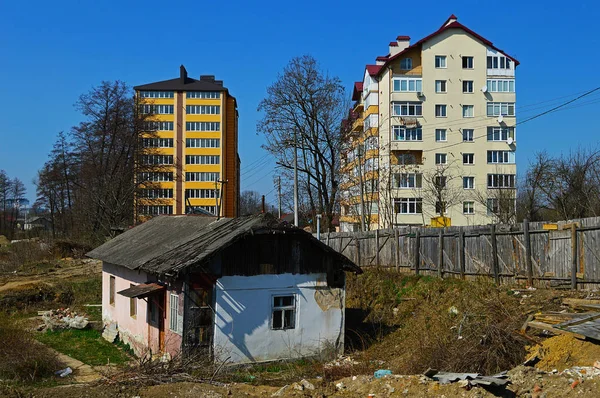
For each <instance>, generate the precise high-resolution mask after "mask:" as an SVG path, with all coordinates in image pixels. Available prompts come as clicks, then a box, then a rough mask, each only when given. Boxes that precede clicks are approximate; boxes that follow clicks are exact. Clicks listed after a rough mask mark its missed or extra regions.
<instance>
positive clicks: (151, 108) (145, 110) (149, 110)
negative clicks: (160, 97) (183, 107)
mask: <svg viewBox="0 0 600 398" xmlns="http://www.w3.org/2000/svg"><path fill="white" fill-rule="evenodd" d="M140 108H141V109H140V112H141V113H142V114H145V115H147V114H155V115H172V114H173V109H174V107H173V105H154V104H143V105H141V106H140Z"/></svg>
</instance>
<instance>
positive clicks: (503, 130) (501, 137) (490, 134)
mask: <svg viewBox="0 0 600 398" xmlns="http://www.w3.org/2000/svg"><path fill="white" fill-rule="evenodd" d="M509 138H512V139H513V140H514V139H515V128H514V127H488V128H487V140H488V141H506V140H508V139H509Z"/></svg>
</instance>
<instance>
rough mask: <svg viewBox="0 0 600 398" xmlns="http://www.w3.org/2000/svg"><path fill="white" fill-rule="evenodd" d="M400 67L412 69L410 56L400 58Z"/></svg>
mask: <svg viewBox="0 0 600 398" xmlns="http://www.w3.org/2000/svg"><path fill="white" fill-rule="evenodd" d="M400 69H402V70H410V69H412V58H402V59H401V60H400Z"/></svg>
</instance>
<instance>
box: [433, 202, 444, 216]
mask: <svg viewBox="0 0 600 398" xmlns="http://www.w3.org/2000/svg"><path fill="white" fill-rule="evenodd" d="M435 213H436V214H442V213H446V202H444V201H442V202H440V201H439V200H438V201H436V202H435Z"/></svg>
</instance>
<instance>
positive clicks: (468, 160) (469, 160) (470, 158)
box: [463, 153, 475, 165]
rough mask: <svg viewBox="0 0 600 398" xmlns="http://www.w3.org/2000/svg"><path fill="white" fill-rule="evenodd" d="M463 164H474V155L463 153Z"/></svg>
mask: <svg viewBox="0 0 600 398" xmlns="http://www.w3.org/2000/svg"><path fill="white" fill-rule="evenodd" d="M463 164H469V165H472V164H475V154H473V153H463Z"/></svg>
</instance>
